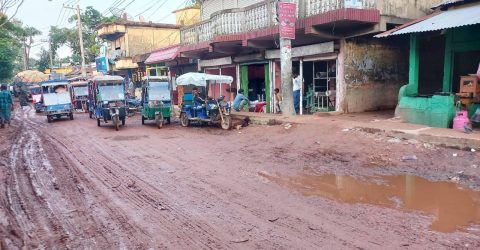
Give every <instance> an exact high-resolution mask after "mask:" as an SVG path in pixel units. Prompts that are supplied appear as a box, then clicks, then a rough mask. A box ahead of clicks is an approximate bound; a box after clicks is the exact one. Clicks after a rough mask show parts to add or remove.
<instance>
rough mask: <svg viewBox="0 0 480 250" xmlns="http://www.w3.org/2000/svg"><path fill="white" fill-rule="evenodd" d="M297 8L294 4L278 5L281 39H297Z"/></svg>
mask: <svg viewBox="0 0 480 250" xmlns="http://www.w3.org/2000/svg"><path fill="white" fill-rule="evenodd" d="M296 14H297V6H296V4H294V3H287V2H279V3H278V21H279V23H280V25H279V26H280V38H286V39H292V40H293V39H295V27H296V25H295V22H296V21H297V15H296Z"/></svg>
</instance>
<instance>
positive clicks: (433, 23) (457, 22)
mask: <svg viewBox="0 0 480 250" xmlns="http://www.w3.org/2000/svg"><path fill="white" fill-rule="evenodd" d="M479 23H480V5H473V6H471V5H470V6H461V7H459V8H454V9H449V10H446V11H440V12H436V13H434V14H432V15H430V16H427V17H426V18H424V19H423V20H422V19H420V20H415V21H413V22H410V23H407V24H404V25H402V26H400V27H398V28H396V29H393V30H389V31H387V32H384V33H382V34H379V35H377V36H375V37H388V36H394V35H402V34H411V33H420V32H428V31H437V30H444V29H451V28H457V27H462V26H467V25H474V24H479Z"/></svg>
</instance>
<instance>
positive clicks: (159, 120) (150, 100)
mask: <svg viewBox="0 0 480 250" xmlns="http://www.w3.org/2000/svg"><path fill="white" fill-rule="evenodd" d="M143 80H144V85H143V87H142V124H145V121H147V120H154V121H155V125H156V126H157V127H158V128H162V126H163V124H164V123H165V121H166V122H167V124H170V114H171V109H172V97H171V93H172V92H171V88H170V83H169V82H168V77H166V76H147V77H144V78H143Z"/></svg>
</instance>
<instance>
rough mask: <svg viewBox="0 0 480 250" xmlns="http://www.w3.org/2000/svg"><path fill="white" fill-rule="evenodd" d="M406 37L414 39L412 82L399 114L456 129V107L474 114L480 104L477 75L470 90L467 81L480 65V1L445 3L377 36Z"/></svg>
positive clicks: (402, 92)
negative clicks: (464, 82)
mask: <svg viewBox="0 0 480 250" xmlns="http://www.w3.org/2000/svg"><path fill="white" fill-rule="evenodd" d="M402 36H404V37H407V38H409V39H410V53H409V62H410V63H409V79H408V84H407V85H405V86H404V87H402V88H401V90H400V94H399V96H400V100H399V102H398V107H397V115H398V116H400V117H402V118H403V119H404V120H406V121H408V122H411V123H418V124H424V125H428V126H432V127H443V128H446V127H451V126H452V121H453V118H454V116H455V111H456V108H458V109H467V110H468V111H469V113H470V116H471V115H473V113H475V111H476V109H477V107H479V106H480V93H479V92H478V91H476V90H475V89H477V87H476V86H474V85H475V84H474V82H475V81H474V80H475V78H476V76H473V81H468V84H469V86H467V88H463V86H462V85H463V83H462V79H463V78H468V79H472V75H475V74H476V72H477V70H478V69H479V67H480V1H478V0H477V1H468V0H457V1H445V3H444V4H441V5H439V6H438V7H437V8H436V11H435V12H434V13H432V14H431V15H429V16H427V17H425V18H422V19H418V20H415V21H413V22H410V23H407V24H405V25H403V26H400V27H398V28H396V29H393V30H391V31H388V32H385V33H383V34H380V35H378V36H377V37H379V38H381V39H396V38H397V37H402ZM470 84H471V85H472V86H470ZM465 89H467V90H466V91H465ZM479 90H480V89H479ZM457 101H460V105H458V104H459V103H457ZM456 106H457V107H456Z"/></svg>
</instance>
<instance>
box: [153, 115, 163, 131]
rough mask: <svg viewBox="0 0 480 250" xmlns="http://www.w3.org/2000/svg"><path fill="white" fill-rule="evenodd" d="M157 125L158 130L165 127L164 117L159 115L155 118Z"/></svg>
mask: <svg viewBox="0 0 480 250" xmlns="http://www.w3.org/2000/svg"><path fill="white" fill-rule="evenodd" d="M155 124H157V128H159V129H161V128H162V127H163V115H162V114H158V115H156V116H155Z"/></svg>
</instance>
